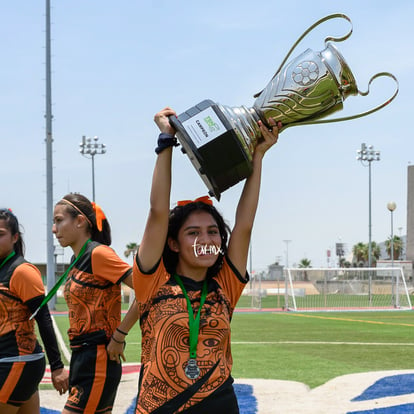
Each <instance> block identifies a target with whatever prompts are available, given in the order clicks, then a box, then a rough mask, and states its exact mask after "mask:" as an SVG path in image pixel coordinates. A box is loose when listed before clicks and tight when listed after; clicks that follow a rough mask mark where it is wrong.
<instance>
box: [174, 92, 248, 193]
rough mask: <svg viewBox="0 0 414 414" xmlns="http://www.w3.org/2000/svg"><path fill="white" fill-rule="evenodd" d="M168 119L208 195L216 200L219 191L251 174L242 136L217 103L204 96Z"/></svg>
mask: <svg viewBox="0 0 414 414" xmlns="http://www.w3.org/2000/svg"><path fill="white" fill-rule="evenodd" d="M169 120H170V123H171V125H172V126H173V127H174V128H175V129H176V131H177V134H176V136H177V138H178V141H179V142H180V144H181V146H182V148H181V150H182V152H183V153H184V154H187V156H188V157H189V158H190V161H191V162H192V164H193V165H194V167H195V168H196V170H197V172H198V173H199V175H200V176H201V178H202V180H203V181H204V183H205V184H206V186H207V188H208V190H209V195H210V196H213V197H215V198H216V199H217V200H220V194H221V193H222V192H223V191H225V190H226V189H228V188H229V187H231V186H233V185H234V184H236V183H238V182H239V181H241V180H243V179H245V178H246V177H248V176H249V175H250V174H251V172H252V163H251V154H250V153H249V152H248V151H245V147H246V143H245V139H244V138H243V136H241V134H240V132H239V131H238V129H237V128H235V127H234V125H233V126H232V124H231V120H229V119H228V117H227V116H226V115H225V114H224V111H223V109H222V108H221V107H220V105H218V104H217V103H215V102H213V101H212V100H209V99H206V100H204V101H202V102H200V103H199V104H197V105H195V106H193V107H192V108H190V109H188V110H186V111H185V112H183V113H182V114H180V115H179V116H178V118H175V117H170V119H169Z"/></svg>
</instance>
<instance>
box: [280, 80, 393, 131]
mask: <svg viewBox="0 0 414 414" xmlns="http://www.w3.org/2000/svg"><path fill="white" fill-rule="evenodd" d="M381 76H387V77H389V78H392V79H394V81H395V83H396V89H395V92H394V94H393V95H392V96H391V98H389V99H387V100H386V101H385V102H383V103H382V104H380V105H378V106H376V107H374V108H372V109H370V110H368V111H365V112H361V113H360V114H356V115H349V116H344V117H342V118H333V119H318V120H314V121H308V122H306V121H305V122H292V123H291V124H287V125H286V126H285V127H284V128H283V127H282V129H281V130H280V131H282V130H283V129H285V128H288V127H291V126H294V125H314V124H328V123H331V122H340V121H349V120H350V119H356V118H362V117H363V116H366V115H369V114H372V113H374V112H376V111H378V110H379V109H381V108H384V106H387V105H388V104H389V103H391V102H392V101H393V100H394V98H395V97H396V96H397V94H398V91H399V83H398V80H397V78H396V77H395V76H394V75H393V74H392V73H389V72H379V73H377V74H376V75H374V76H372V78H371V79H370V80H369V82H368V89H367V91H366V92H361V91H360V90H358V95H361V96H367V95H368V94H369V87H370V85H371V83H372V81H373V80H374V79H376V78H379V77H381Z"/></svg>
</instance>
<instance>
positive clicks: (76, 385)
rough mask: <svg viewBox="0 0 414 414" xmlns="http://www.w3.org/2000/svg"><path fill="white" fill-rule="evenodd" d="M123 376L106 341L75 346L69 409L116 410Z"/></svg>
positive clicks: (70, 376)
mask: <svg viewBox="0 0 414 414" xmlns="http://www.w3.org/2000/svg"><path fill="white" fill-rule="evenodd" d="M121 375H122V365H121V364H118V363H117V362H116V361H111V360H110V359H109V358H108V354H107V352H106V344H98V345H97V344H89V345H85V346H79V347H76V348H72V357H71V360H70V370H69V390H70V393H69V397H68V399H67V401H66V404H65V409H67V410H68V411H72V412H74V413H84V414H87V413H91V414H92V413H105V412H106V411H110V410H112V407H113V404H114V401H115V396H116V391H117V389H118V385H119V382H120V380H121Z"/></svg>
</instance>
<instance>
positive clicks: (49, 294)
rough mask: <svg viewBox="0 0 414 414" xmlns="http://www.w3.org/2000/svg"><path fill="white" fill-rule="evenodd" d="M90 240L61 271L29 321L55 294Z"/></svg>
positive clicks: (87, 241)
mask: <svg viewBox="0 0 414 414" xmlns="http://www.w3.org/2000/svg"><path fill="white" fill-rule="evenodd" d="M90 241H91V239H88V240H86V242H85V244H84V245H83V246H82V248H81V249H80V252H79V254H78V256H77V257H76V259H75V260H74V261H73V262H72V263H71V264H70V266H69V267H68V268H67V270H66V272H65V273H63V275H62V276H61V277H60V279H59V280H58V281H57V283H56V284H55V286H53V287H52V289H50V292H49V293H48V294H47V296H46V297H45V298H44V299H43V301H42V303H41V304H40V305H39V307H38V308H37V309H36V310H35V311H34V313H33V314H32V316H31V317H30V318H29V321H30V320H31V319H33V318H34V317H35V316H36V315H37V313H38V312H39V311H40V309H41V308H42V306H43V305H45V304H46V303H47V302H49V300H50V299H51V298H52V297H53V296H54V295H55V293H56V292H57V290H58V289H59V288H60V285H61V284H62V283H63V282H64V281H65V280H66V277H67V276H68V273H69V272H70V270H71V269H72V267H73V266H75V264H76V262H77V261H78V260H79V259H80V258H81V257H82V255H83V253H84V252H85V249H86V246H87V245H88V243H89V242H90Z"/></svg>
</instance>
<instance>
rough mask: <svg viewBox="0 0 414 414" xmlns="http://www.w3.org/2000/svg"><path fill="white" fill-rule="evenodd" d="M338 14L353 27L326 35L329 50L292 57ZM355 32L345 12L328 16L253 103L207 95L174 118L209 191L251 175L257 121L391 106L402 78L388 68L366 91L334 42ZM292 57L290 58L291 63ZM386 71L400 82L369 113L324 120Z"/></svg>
mask: <svg viewBox="0 0 414 414" xmlns="http://www.w3.org/2000/svg"><path fill="white" fill-rule="evenodd" d="M333 18H342V19H346V20H347V21H348V22H349V23H350V24H351V29H350V31H349V32H348V33H347V34H346V35H345V36H343V37H340V38H334V37H327V38H326V39H325V49H324V50H322V51H320V52H314V51H313V50H311V49H307V50H305V51H304V52H303V53H302V54H300V55H299V56H297V57H296V58H295V59H292V60H290V61H289V62H287V60H288V58H289V56H290V55H291V53H292V52H293V50H294V49H295V48H296V46H297V45H298V43H299V42H300V41H301V40H302V39H303V38H304V37H305V36H306V35H307V34H308V33H309V32H310V31H311V30H313V29H314V28H315V27H316V26H318V25H319V24H321V23H323V22H325V21H327V20H329V19H333ZM351 34H352V22H351V20H350V19H349V18H348V17H347V16H346V15H344V14H339V13H337V14H332V15H329V16H326V17H324V18H322V19H320V20H318V21H317V22H316V23H314V24H313V25H312V26H311V27H309V28H308V29H307V30H306V31H305V32H304V33H303V34H302V35H301V36H300V37H299V39H298V40H297V41H296V42H295V44H294V45H293V46H292V48H291V49H290V51H289V53H288V54H287V56H286V57H285V59H284V60H283V62H282V64H281V65H280V67H279V69H278V70H277V71H276V73H275V75H274V76H273V77H272V79H271V80H270V82H269V83H268V84H267V86H266V87H265V88H264V89H263V90H262V91H261V92H259V93H257V94H256V95H254V97H255V98H256V100H255V102H254V104H253V107H252V108H247V107H245V106H240V107H229V106H226V105H221V104H219V103H216V102H214V101H212V100H204V101H202V102H200V103H199V104H197V105H195V106H193V107H192V108H190V109H188V110H187V111H185V112H184V113H182V114H180V115H179V116H178V118H175V117H171V118H170V122H171V124H172V125H173V126H174V127H175V129H176V131H177V138H178V140H179V142H180V144H181V146H182V151H183V152H184V153H186V154H187V155H188V157H189V158H190V160H191V162H192V163H193V165H194V167H195V168H196V169H197V171H198V173H199V175H200V176H201V178H202V179H203V181H204V183H205V184H206V185H207V188H208V190H209V194H210V195H211V196H214V197H215V198H216V199H217V200H220V194H221V193H222V192H223V191H225V190H226V189H228V188H229V187H231V186H233V185H235V184H237V183H238V182H239V181H241V180H243V179H244V178H246V177H248V176H249V175H250V173H251V171H252V155H253V151H254V148H255V145H256V143H257V140H258V139H260V137H261V132H260V130H259V127H258V125H257V121H259V120H261V121H262V122H263V123H264V124H265V125H269V122H268V119H269V118H273V119H274V120H275V121H276V122H278V121H281V122H282V124H283V127H282V128H281V130H280V132H281V131H283V130H284V129H286V128H287V127H290V126H294V125H310V124H322V123H330V122H338V121H346V120H350V119H355V118H360V117H362V116H366V115H368V114H371V113H373V112H376V111H378V110H379V109H381V108H383V107H384V106H386V105H388V104H389V103H390V102H391V101H392V100H393V99H394V98H395V97H396V95H397V93H398V81H397V79H396V78H395V76H394V75H392V74H390V73H388V72H380V73H377V74H376V75H374V76H372V77H371V79H370V81H369V83H368V89H367V91H366V92H361V91H359V90H358V88H357V85H356V81H355V78H354V76H353V74H352V72H351V70H350V68H349V66H348V65H347V63H346V62H345V59H344V58H343V57H342V55H341V54H340V53H339V51H338V50H337V49H336V47H335V46H334V45H333V44H332V43H331V42H341V41H343V40H345V39H347V38H348V37H349V36H350V35H351ZM286 62H287V63H286ZM381 76H387V77H390V78H392V79H393V80H394V81H395V83H396V88H395V92H394V94H393V96H392V97H391V98H389V99H387V100H386V101H385V102H384V103H382V104H381V105H378V106H376V107H375V108H373V109H370V110H368V111H366V112H363V113H360V114H356V115H352V116H347V117H342V118H334V119H331V118H330V119H322V118H325V117H327V116H329V115H331V114H333V113H334V112H337V111H339V110H341V109H342V108H343V101H344V100H345V99H346V98H347V97H348V96H350V95H362V96H366V95H368V93H369V86H370V85H371V82H372V81H373V80H374V79H376V78H378V77H381Z"/></svg>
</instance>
